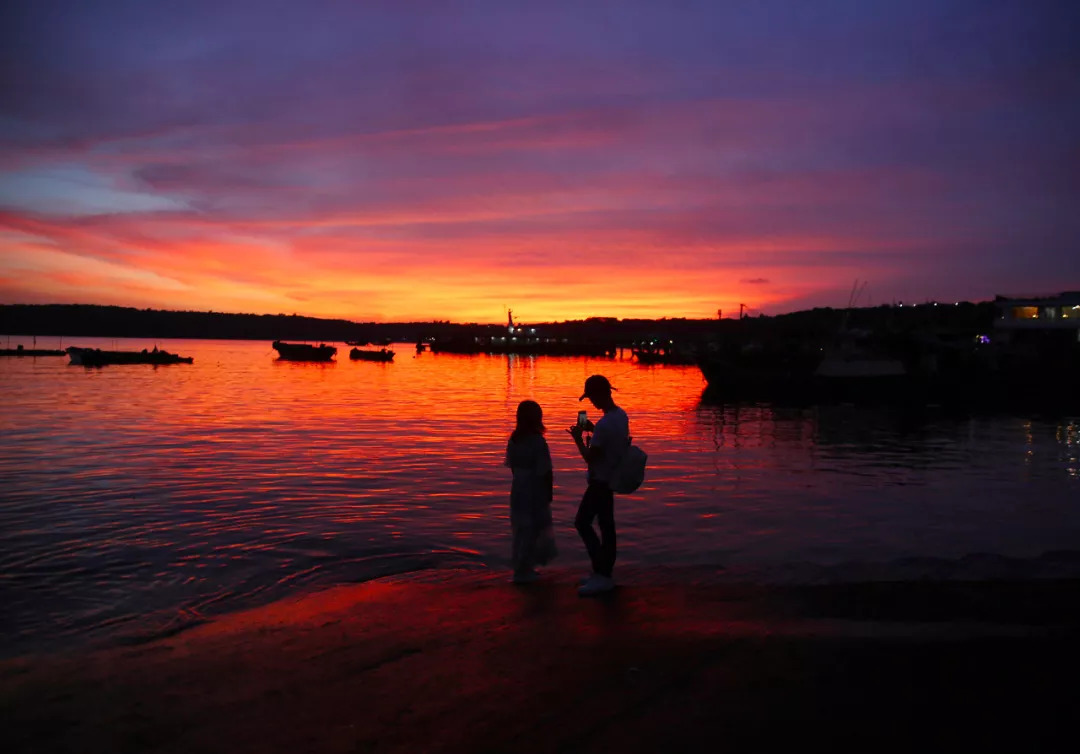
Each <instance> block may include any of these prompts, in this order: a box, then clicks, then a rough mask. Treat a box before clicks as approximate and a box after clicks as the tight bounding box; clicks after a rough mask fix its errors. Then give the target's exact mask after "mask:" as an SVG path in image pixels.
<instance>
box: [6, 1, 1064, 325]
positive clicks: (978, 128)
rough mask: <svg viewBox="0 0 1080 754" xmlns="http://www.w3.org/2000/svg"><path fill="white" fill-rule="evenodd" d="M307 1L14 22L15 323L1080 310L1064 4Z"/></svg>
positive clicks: (9, 251)
mask: <svg viewBox="0 0 1080 754" xmlns="http://www.w3.org/2000/svg"><path fill="white" fill-rule="evenodd" d="M314 5H315V6H318V7H312V4H305V5H302V6H301V5H300V4H295V5H293V4H288V3H285V4H283V5H282V7H281V8H276V9H275V12H273V13H268V12H265V11H264V10H262V6H261V5H256V4H254V3H250V2H244V1H242V0H235V1H231V2H230V1H226V2H201V1H200V0H192V2H190V3H185V4H184V6H183V8H176V9H174V8H171V7H161V8H153V9H151V8H138V7H130V5H129V4H127V5H125V4H121V3H115V4H113V3H103V4H100V5H95V7H94V8H92V9H91V8H86V7H84V6H83V4H79V3H74V2H72V3H70V4H69V6H70V7H68V8H66V9H65V10H64V12H62V13H56V14H50V13H48V12H47V11H45V10H43V9H41V8H39V7H38V6H37V5H36V4H33V3H21V4H20V3H15V4H14V6H13V7H15V8H16V10H15V11H14V12H13V13H11V14H10V18H4V19H2V20H4V21H6V22H8V23H5V24H3V25H2V26H3V27H4V28H6V29H8V31H7V32H6V34H4V37H3V38H4V40H5V42H7V43H8V44H7V48H8V49H9V50H10V52H9V57H10V59H11V60H12V61H13V65H12V68H11V70H13V71H15V72H16V74H17V75H16V76H14V77H11V79H10V82H9V83H6V84H4V85H3V87H4V89H3V94H4V95H5V96H4V101H5V102H6V103H9V104H10V106H9V107H7V108H6V109H5V116H4V117H3V118H0V301H3V302H7V303H90V304H113V305H121V306H135V307H138V308H147V307H150V308H156V309H180V310H193V309H194V310H204V311H205V310H214V311H232V312H243V313H255V314H278V313H290V314H291V313H297V314H303V315H309V316H318V317H334V318H341V319H348V320H354V321H375V322H379V321H383V322H385V321H431V320H447V319H449V320H452V321H455V322H500V321H502V320H503V318H505V311H506V308H507V307H509V308H511V309H513V310H514V311H515V312H516V313H520V316H521V317H522V318H523V320H527V321H534V322H541V321H560V320H567V319H584V318H587V317H590V316H609V317H618V318H627V317H644V318H659V317H692V318H711V317H715V316H716V312H717V310H718V309H720V310H722V311H723V312H724V313H725V315H726V316H728V315H733V314H734V313H736V312H737V311H738V308H739V304H740V303H742V304H746V305H747V307H748V308H749V309H750V311H751V312H752V313H755V314H756V313H767V314H779V313H784V312H787V311H795V310H799V309H805V308H810V307H813V306H834V307H840V306H845V305H846V304H847V303H848V297H849V295H850V291H851V288H852V284H853V282H854V281H855V280H864V281H868V286H867V288H866V290H865V291H864V293H863V296H862V298H861V299H860V301H859V303H860V304H862V305H867V304H880V303H887V302H890V301H894V300H904V301H923V300H930V299H933V300H942V301H953V300H986V299H990V298H992V297H993V296H994V295H995V294H997V293H1001V292H1005V291H1009V290H1017V289H1023V290H1032V291H1045V292H1048V293H1053V292H1056V291H1059V290H1063V289H1068V288H1078V287H1080V253H1077V252H1078V249H1077V246H1078V241H1080V219H1078V218H1080V212H1078V211H1077V210H1078V209H1080V207H1078V205H1080V191H1078V189H1077V183H1076V181H1075V157H1076V146H1075V144H1076V142H1075V136H1074V134H1075V133H1077V132H1078V131H1080V56H1078V54H1077V53H1076V50H1075V47H1074V45H1072V44H1071V40H1070V38H1069V35H1068V33H1067V28H1068V23H1067V22H1068V18H1063V17H1062V16H1063V15H1067V14H1068V12H1069V11H1067V10H1062V9H1060V8H1058V7H1056V6H1055V5H1054V4H1051V3H1046V4H1040V3H1038V2H1036V3H1034V4H1032V3H1020V2H1013V1H1012V0H995V2H992V3H990V4H988V5H980V6H979V7H977V8H972V7H970V6H969V5H966V4H965V3H963V2H960V0H953V1H952V2H944V3H935V2H930V1H929V0H925V1H923V0H919V1H917V2H915V3H911V2H906V3H900V2H895V3H892V2H883V3H877V4H874V6H873V7H859V8H855V9H853V8H852V7H850V6H848V5H844V6H835V7H833V6H831V5H829V4H827V3H826V4H823V5H822V6H821V7H820V8H819V9H818V10H817V11H816V12H815V13H812V14H808V13H805V12H803V11H802V10H800V9H801V8H803V6H802V5H801V4H799V3H795V2H791V1H789V0H770V1H769V2H765V3H761V4H757V5H755V6H754V7H752V8H743V9H739V10H735V9H723V8H716V7H713V5H714V4H701V5H700V7H699V6H697V5H695V4H693V3H691V4H689V5H688V6H687V7H686V8H685V9H683V10H682V11H680V12H675V11H671V10H667V9H664V8H663V7H661V6H658V5H655V4H651V3H647V2H644V1H643V0H642V1H639V2H632V3H630V4H629V5H628V6H627V7H626V8H623V9H622V10H621V11H620V12H618V13H615V12H614V11H613V10H611V9H604V8H589V9H584V8H581V7H579V4H576V3H575V4H569V3H567V4H560V3H558V2H555V3H551V4H547V5H545V6H544V8H543V9H540V10H538V9H533V10H531V11H526V10H525V9H523V8H515V7H514V6H513V4H506V3H494V2H492V3H486V2H480V3H479V6H480V7H476V8H474V9H472V10H471V11H468V12H466V11H461V12H455V11H453V10H450V9H448V8H446V7H443V6H442V5H441V4H435V3H431V4H428V3H423V2H422V3H420V4H419V5H418V6H417V7H411V10H410V11H404V10H401V9H400V8H398V7H397V6H396V5H388V6H386V7H381V8H376V7H374V6H373V7H370V8H343V7H341V6H340V5H327V6H325V7H322V6H321V5H319V4H318V3H315V4H314ZM376 5H377V4H376ZM630 10H632V11H633V12H629V11H630ZM928 30H929V31H928ZM0 34H3V32H0ZM16 80H17V82H16Z"/></svg>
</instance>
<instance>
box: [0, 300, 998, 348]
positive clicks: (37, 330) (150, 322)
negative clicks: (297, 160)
mask: <svg viewBox="0 0 1080 754" xmlns="http://www.w3.org/2000/svg"><path fill="white" fill-rule="evenodd" d="M993 317H994V306H993V303H992V302H982V303H978V304H973V303H967V302H961V303H959V304H956V305H948V306H907V307H891V306H879V307H867V308H858V309H850V310H847V309H832V308H820V309H811V310H806V311H800V312H793V313H790V314H782V315H777V316H772V317H765V316H760V317H747V318H745V319H731V318H729V319H687V318H682V317H672V318H662V319H616V318H614V317H592V318H589V319H585V320H568V321H563V322H534V323H527V324H526V323H522V324H523V325H524V326H528V327H535V328H537V329H538V330H540V331H542V333H543V334H544V335H545V336H549V337H559V338H570V339H578V340H597V341H600V340H606V341H612V342H615V341H618V342H630V341H636V340H642V339H656V338H663V339H672V340H676V341H691V340H706V339H711V338H716V337H720V336H725V337H727V336H731V337H739V336H744V335H745V336H750V335H755V336H761V335H763V334H764V335H768V334H772V333H776V334H785V335H805V336H818V335H821V334H825V333H833V332H835V331H836V330H837V329H838V328H839V327H841V326H842V325H843V324H845V323H846V324H850V325H851V326H870V327H875V326H880V325H882V324H885V323H887V324H889V325H890V326H899V327H902V328H905V329H924V328H946V329H950V330H958V331H963V332H980V331H985V330H986V329H988V328H989V327H990V326H991V325H992V323H993ZM506 331H507V325H505V324H479V323H456V322H450V321H449V320H446V321H431V322H351V321H348V320H343V319H320V318H317V317H302V316H298V315H285V314H230V313H221V312H213V311H208V312H196V311H169V310H157V309H135V308H131V307H119V306H99V305H95V304H0V337H6V336H8V335H11V336H15V335H17V334H18V335H21V336H23V337H35V336H37V337H43V336H56V337H100V338H176V339H186V340H192V339H200V340H267V341H272V340H285V341H288V340H309V341H310V340H323V341H337V342H343V341H346V340H367V341H375V340H384V339H387V338H389V339H390V340H392V341H394V342H416V341H417V340H419V339H428V338H460V337H472V336H476V337H485V336H492V335H501V334H505V333H506Z"/></svg>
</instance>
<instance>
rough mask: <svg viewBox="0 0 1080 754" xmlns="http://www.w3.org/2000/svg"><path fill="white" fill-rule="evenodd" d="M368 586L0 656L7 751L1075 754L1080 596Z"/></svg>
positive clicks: (1052, 591) (475, 582) (864, 588)
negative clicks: (604, 594)
mask: <svg viewBox="0 0 1080 754" xmlns="http://www.w3.org/2000/svg"><path fill="white" fill-rule="evenodd" d="M572 582H573V579H572V576H571V575H570V574H567V573H562V574H557V575H556V576H554V577H553V578H552V580H550V581H548V582H546V583H540V584H536V585H534V586H532V587H529V588H514V587H511V586H510V585H508V584H505V583H503V581H502V580H501V579H498V580H496V579H492V578H477V577H475V576H468V575H449V576H439V577H437V578H433V579H428V580H426V581H425V580H419V581H417V580H413V581H380V582H374V583H370V584H366V585H362V586H353V587H346V588H339V589H333V590H330V591H326V592H321V593H318V594H314V595H310V596H307V597H304V598H300V599H296V600H290V601H284V602H279V603H277V604H274V605H270V606H268V607H264V608H259V609H257V610H252V611H249V612H245V613H238V614H234V615H231V616H228V617H226V618H224V619H221V620H219V621H216V622H214V623H211V624H207V625H204V626H201V627H199V628H196V629H193V630H190V631H187V632H185V633H183V634H180V635H177V636H174V637H171V638H167V639H162V640H159V641H156V642H153V643H148V644H142V645H137V646H134V645H133V646H126V647H120V648H113V649H107V650H97V651H93V652H84V653H82V654H76V655H71V656H52V657H47V658H30V657H24V658H19V659H16V660H9V661H6V662H4V663H2V664H0V710H2V715H3V717H2V719H0V740H2V741H3V744H2V745H3V749H4V750H5V751H8V752H14V751H19V752H24V751H25V752H37V751H40V752H54V751H72V752H158V751H161V752H218V751H221V752H226V751H227V752H309V751H310V752H372V751H379V752H429V751H432V752H439V751H443V752H449V751H453V752H458V751H461V752H515V753H517V752H561V751H566V752H573V751H603V752H627V751H634V752H636V751H646V752H654V751H655V752H661V751H703V752H722V751H766V750H774V749H778V748H781V747H783V748H784V749H789V750H790V749H794V748H795V747H797V750H799V751H824V750H830V751H836V750H844V751H867V752H876V751H918V752H927V751H950V752H954V751H980V752H984V751H1017V752H1019V751H1023V752H1034V751H1057V750H1061V751H1075V748H1074V747H1075V745H1076V740H1077V737H1076V719H1077V717H1076V715H1077V710H1076V701H1077V699H1078V698H1080V696H1078V692H1077V688H1078V685H1080V676H1078V672H1080V650H1078V648H1077V645H1076V639H1077V634H1078V630H1077V629H1078V628H1080V618H1078V616H1080V582H1078V581H1038V582H1028V583H1008V582H982V583H962V582H961V583H956V582H939V583H931V582H912V583H884V584H868V585H843V586H829V587H791V588H763V587H738V586H730V585H727V586H724V585H694V584H691V583H687V582H685V581H683V582H676V585H664V584H653V585H649V586H634V585H632V584H631V585H627V586H624V587H621V588H620V589H619V590H618V591H617V592H616V593H615V594H614V595H612V596H610V597H608V598H606V599H603V600H582V599H579V598H578V597H577V596H576V594H575V591H574V588H573V583H572Z"/></svg>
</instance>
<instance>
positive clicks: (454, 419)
mask: <svg viewBox="0 0 1080 754" xmlns="http://www.w3.org/2000/svg"><path fill="white" fill-rule="evenodd" d="M65 342H66V343H67V344H70V345H83V346H89V347H93V346H108V345H110V344H111V343H112V339H107V340H105V341H94V340H91V339H84V340H77V341H75V342H72V341H71V340H70V339H67V340H66V341H65ZM146 345H148V344H147V343H145V342H142V341H133V342H131V343H123V342H119V343H117V345H116V347H118V348H136V349H138V348H142V347H144V346H146ZM158 345H159V346H160V347H162V348H166V349H167V350H169V351H172V352H179V353H183V354H185V355H192V356H194V357H195V363H194V364H193V365H190V366H188V365H177V366H169V367H161V368H158V369H156V370H155V369H153V368H150V367H141V366H132V367H123V368H120V367H107V368H104V369H100V370H85V369H82V368H77V367H73V368H68V367H67V366H66V365H65V364H64V363H63V360H61V359H56V360H46V359H35V360H29V359H20V360H8V361H6V362H0V382H2V383H3V385H4V388H5V399H6V400H5V411H4V412H3V413H2V414H0V430H2V433H0V489H3V490H4V495H3V497H2V498H0V590H2V591H3V595H4V603H5V608H6V614H5V622H6V623H5V627H6V628H8V629H9V630H8V631H6V632H5V633H6V634H7V636H8V637H9V641H11V642H12V643H13V644H16V643H20V642H22V643H23V645H24V644H25V643H26V642H32V641H34V640H36V639H40V638H42V637H46V638H48V637H52V638H57V639H65V638H67V637H71V636H76V635H83V634H85V633H86V632H92V631H113V630H123V629H126V628H128V627H131V626H141V625H143V624H146V623H148V622H149V623H153V624H154V625H175V624H177V623H178V622H179V623H181V624H182V623H183V622H184V621H192V620H198V619H200V617H201V616H203V615H206V614H209V613H212V612H214V611H220V610H225V609H229V608H231V607H234V606H237V605H241V604H247V603H249V602H251V601H261V600H267V599H272V598H275V597H277V596H281V595H283V594H288V593H291V592H292V591H295V590H296V589H301V588H307V587H310V586H315V585H320V586H321V585H327V584H334V583H341V582H347V581H353V580H358V579H366V578H371V577H372V576H376V575H380V574H384V573H393V572H399V571H403V570H411V569H417V568H425V567H433V566H447V565H453V566H468V567H490V568H502V567H505V564H506V562H507V557H508V549H509V545H508V543H507V541H506V533H507V531H508V522H507V520H506V502H507V495H508V490H509V479H508V478H507V472H506V470H505V469H503V468H502V467H501V461H502V452H503V448H504V447H505V442H506V437H507V435H508V433H509V431H510V428H511V427H512V425H513V413H514V409H515V407H516V406H517V403H518V402H519V401H520V400H523V399H525V398H532V399H534V400H537V401H538V402H540V404H541V405H542V406H543V407H544V412H545V423H546V424H547V426H548V428H549V442H550V444H551V448H552V453H553V460H554V463H555V467H556V485H557V491H556V499H555V503H554V506H553V510H554V513H555V516H556V520H557V522H558V525H559V526H560V531H559V536H560V537H561V541H560V549H561V551H562V553H563V556H562V558H561V564H562V565H564V566H566V567H571V568H575V567H579V566H584V564H585V558H584V553H583V551H582V549H581V548H580V547H579V543H578V542H577V539H576V535H575V534H574V533H573V531H572V525H571V521H572V517H573V512H574V510H575V509H576V505H577V502H578V499H579V498H580V495H581V493H582V491H583V489H584V473H583V470H582V466H581V462H580V459H579V458H578V457H577V454H576V452H575V450H574V447H573V444H572V442H571V441H570V439H569V437H568V436H567V435H566V434H565V432H564V431H563V428H564V427H566V426H569V424H571V423H572V422H573V421H574V420H575V417H576V414H577V411H578V409H580V408H582V404H580V403H579V402H578V401H577V397H578V396H579V395H580V393H581V386H582V383H583V381H584V379H585V377H586V376H588V375H589V374H592V373H595V372H600V373H604V374H607V375H608V376H609V377H610V378H611V380H612V382H613V383H614V385H615V387H616V388H618V392H617V393H616V400H617V402H618V403H619V404H620V405H621V406H623V407H624V408H625V409H626V410H627V412H628V413H629V415H630V418H631V430H632V433H633V435H634V437H635V441H636V442H638V443H639V444H641V445H642V447H644V448H645V449H646V450H647V451H648V452H649V454H650V464H649V472H648V476H647V479H646V483H645V484H644V485H643V487H642V489H641V490H640V491H639V493H638V494H635V495H633V496H629V497H625V498H622V499H620V501H619V502H618V504H617V513H616V516H617V518H618V521H619V533H620V563H627V564H638V565H640V566H641V567H643V568H650V567H653V566H668V565H710V566H715V565H724V566H725V567H729V568H733V567H736V566H738V565H740V564H785V563H795V562H814V563H845V562H850V561H855V560H883V559H889V558H896V557H904V556H916V555H918V556H936V557H958V556H961V555H964V554H967V553H971V552H996V553H1002V554H1009V555H1016V556H1023V557H1028V556H1033V555H1038V554H1039V553H1041V552H1043V551H1045V550H1051V549H1080V510H1077V506H1076V505H1075V502H1074V501H1075V500H1076V499H1080V498H1078V497H1077V494H1076V493H1077V492H1078V491H1080V489H1078V484H1080V473H1078V471H1080V461H1078V455H1080V441H1078V428H1077V427H1078V425H1077V421H1076V420H1075V419H1071V420H1063V421H1047V420H1036V419H1032V420H1024V419H1019V418H1010V417H976V418H968V419H956V418H951V417H939V416H934V415H923V416H918V415H915V416H912V415H906V414H897V413H890V412H888V411H880V410H879V411H864V410H855V409H852V408H850V407H843V406H837V407H828V408H816V409H815V408H806V409H798V408H773V407H769V406H714V405H708V404H702V403H701V400H700V398H701V395H702V388H703V384H702V380H701V375H700V374H699V373H698V372H697V370H696V369H693V368H648V369H646V368H640V367H637V366H636V364H634V363H633V362H630V361H624V360H618V359H583V358H537V357H516V356H475V357H470V356H460V355H454V354H432V353H430V352H425V353H421V354H417V355H416V356H415V357H414V358H402V359H400V361H395V362H394V363H391V364H382V363H374V362H370V363H369V362H350V361H348V360H347V359H346V360H340V359H339V362H338V363H335V362H332V363H329V364H305V363H302V362H279V361H277V359H276V358H275V357H276V354H274V353H273V351H272V350H271V349H270V348H269V344H267V343H261V342H259V343H243V342H228V341H225V342H223V341H183V342H179V341H159V342H158ZM43 347H48V344H45V345H44V346H43ZM402 353H404V350H402Z"/></svg>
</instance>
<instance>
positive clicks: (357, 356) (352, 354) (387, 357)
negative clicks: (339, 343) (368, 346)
mask: <svg viewBox="0 0 1080 754" xmlns="http://www.w3.org/2000/svg"><path fill="white" fill-rule="evenodd" d="M349 358H350V359H352V360H353V361H393V360H394V352H393V351H391V350H389V349H386V348H381V349H379V350H378V351H364V350H361V349H359V348H354V349H352V350H351V351H349Z"/></svg>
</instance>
